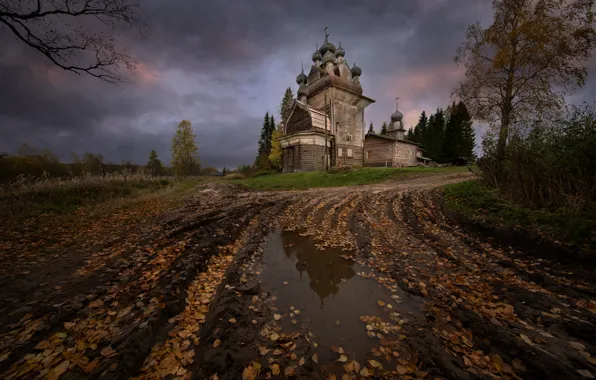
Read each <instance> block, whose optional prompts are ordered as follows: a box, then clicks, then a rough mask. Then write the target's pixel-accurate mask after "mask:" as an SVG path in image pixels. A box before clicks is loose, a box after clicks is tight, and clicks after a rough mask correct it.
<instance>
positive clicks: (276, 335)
mask: <svg viewBox="0 0 596 380" xmlns="http://www.w3.org/2000/svg"><path fill="white" fill-rule="evenodd" d="M269 338H270V339H271V340H272V341H276V340H278V339H279V334H278V333H273V334H271V335H270V336H269Z"/></svg>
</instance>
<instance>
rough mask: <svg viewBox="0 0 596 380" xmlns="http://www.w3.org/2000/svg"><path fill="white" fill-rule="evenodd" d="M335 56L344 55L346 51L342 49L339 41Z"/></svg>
mask: <svg viewBox="0 0 596 380" xmlns="http://www.w3.org/2000/svg"><path fill="white" fill-rule="evenodd" d="M335 56H336V57H345V56H346V51H345V50H344V48H342V47H341V41H339V46H338V47H337V50H336V51H335Z"/></svg>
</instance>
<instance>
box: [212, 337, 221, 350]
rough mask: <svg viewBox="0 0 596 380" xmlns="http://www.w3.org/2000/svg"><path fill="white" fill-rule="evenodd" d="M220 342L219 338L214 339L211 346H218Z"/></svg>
mask: <svg viewBox="0 0 596 380" xmlns="http://www.w3.org/2000/svg"><path fill="white" fill-rule="evenodd" d="M220 344H221V340H219V339H215V342H213V348H217V347H219V345H220Z"/></svg>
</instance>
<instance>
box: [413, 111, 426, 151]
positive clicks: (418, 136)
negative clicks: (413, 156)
mask: <svg viewBox="0 0 596 380" xmlns="http://www.w3.org/2000/svg"><path fill="white" fill-rule="evenodd" d="M427 126H428V117H427V116H426V112H424V111H422V114H421V115H420V119H419V120H418V124H416V126H415V127H414V133H413V135H414V136H413V139H412V141H414V142H417V143H419V144H422V135H423V134H424V133H426V128H427Z"/></svg>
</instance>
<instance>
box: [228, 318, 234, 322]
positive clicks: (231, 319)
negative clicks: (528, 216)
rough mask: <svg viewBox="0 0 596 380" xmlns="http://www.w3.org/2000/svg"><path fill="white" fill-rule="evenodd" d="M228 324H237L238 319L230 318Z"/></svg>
mask: <svg viewBox="0 0 596 380" xmlns="http://www.w3.org/2000/svg"><path fill="white" fill-rule="evenodd" d="M228 322H230V323H236V318H230V319H228Z"/></svg>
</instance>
